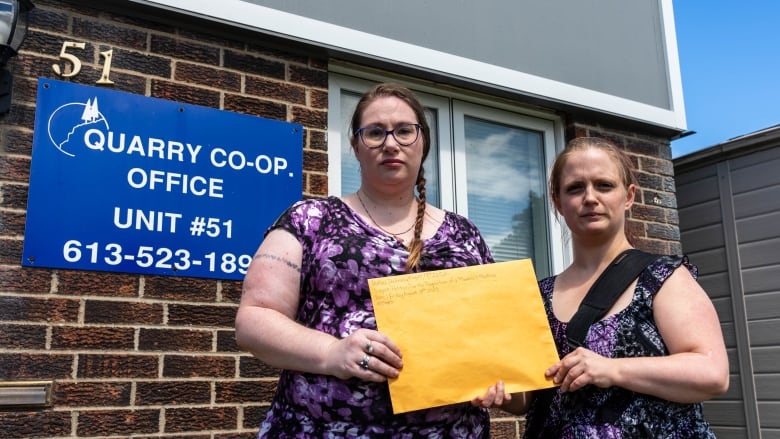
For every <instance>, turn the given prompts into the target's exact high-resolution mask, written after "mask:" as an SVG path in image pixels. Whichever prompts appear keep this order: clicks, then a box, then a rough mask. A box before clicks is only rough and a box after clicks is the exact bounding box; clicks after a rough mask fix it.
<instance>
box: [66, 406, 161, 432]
mask: <svg viewBox="0 0 780 439" xmlns="http://www.w3.org/2000/svg"><path fill="white" fill-rule="evenodd" d="M159 425H160V411H159V410H79V416H78V427H77V428H76V434H77V435H78V436H79V437H86V436H116V435H119V434H125V435H130V434H136V433H147V434H149V433H157V432H159V431H160V427H159Z"/></svg>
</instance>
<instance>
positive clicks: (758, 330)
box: [748, 316, 780, 395]
mask: <svg viewBox="0 0 780 439" xmlns="http://www.w3.org/2000/svg"><path fill="white" fill-rule="evenodd" d="M778 317H780V316H778ZM748 329H749V331H750V345H751V346H754V347H761V346H772V345H780V319H771V320H760V321H757V322H748ZM778 395H780V392H778Z"/></svg>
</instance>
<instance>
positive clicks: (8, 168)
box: [0, 109, 30, 182]
mask: <svg viewBox="0 0 780 439" xmlns="http://www.w3.org/2000/svg"><path fill="white" fill-rule="evenodd" d="M20 110H22V109H20ZM10 116H12V114H11V113H9V114H8V116H7V117H10ZM4 122H6V123H10V122H13V120H11V121H8V120H5V121H4ZM20 122H21V121H20ZM0 175H2V176H3V180H7V181H16V182H27V181H29V180H30V158H29V157H8V156H6V155H0Z"/></svg>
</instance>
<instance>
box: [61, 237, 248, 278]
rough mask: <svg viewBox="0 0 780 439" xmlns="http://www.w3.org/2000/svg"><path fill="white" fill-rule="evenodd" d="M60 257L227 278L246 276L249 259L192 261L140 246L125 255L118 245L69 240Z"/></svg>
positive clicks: (185, 253) (184, 253)
mask: <svg viewBox="0 0 780 439" xmlns="http://www.w3.org/2000/svg"><path fill="white" fill-rule="evenodd" d="M62 256H63V258H65V260H66V261H68V262H72V263H77V262H81V261H82V260H84V259H88V260H89V262H90V263H92V264H97V263H100V262H103V263H105V264H108V265H119V264H121V263H122V262H124V261H132V262H134V263H135V264H136V265H137V266H139V267H141V268H158V269H163V270H176V271H186V270H189V269H191V268H193V267H202V266H206V267H208V270H209V271H210V272H214V271H220V272H222V273H226V274H232V273H236V272H238V273H240V274H246V270H247V268H248V267H249V263H250V262H252V256H250V255H247V254H243V255H234V254H232V253H223V254H221V255H220V254H217V253H216V252H211V253H207V254H205V255H203V257H202V258H200V259H193V257H192V254H191V253H190V251H189V250H185V249H178V250H172V249H169V248H165V247H159V248H154V247H150V246H146V245H141V246H139V247H138V249H137V250H136V251H134V252H129V253H128V252H126V251H125V249H123V248H122V246H121V245H119V244H116V243H109V244H106V245H104V246H103V247H102V248H101V246H100V244H98V243H97V242H91V243H89V244H83V243H82V242H81V241H78V240H75V239H71V240H69V241H66V242H65V245H63V247H62Z"/></svg>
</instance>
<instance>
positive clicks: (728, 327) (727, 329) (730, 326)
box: [716, 306, 737, 348]
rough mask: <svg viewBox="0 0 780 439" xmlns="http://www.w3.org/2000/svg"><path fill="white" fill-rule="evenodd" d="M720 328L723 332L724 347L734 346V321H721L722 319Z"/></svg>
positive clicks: (735, 343)
mask: <svg viewBox="0 0 780 439" xmlns="http://www.w3.org/2000/svg"><path fill="white" fill-rule="evenodd" d="M716 309H717V306H716ZM720 329H721V331H722V332H723V341H724V342H725V343H726V347H729V348H733V347H735V346H736V345H737V337H736V335H735V334H734V323H733V322H728V323H723V321H722V320H721V322H720Z"/></svg>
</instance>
